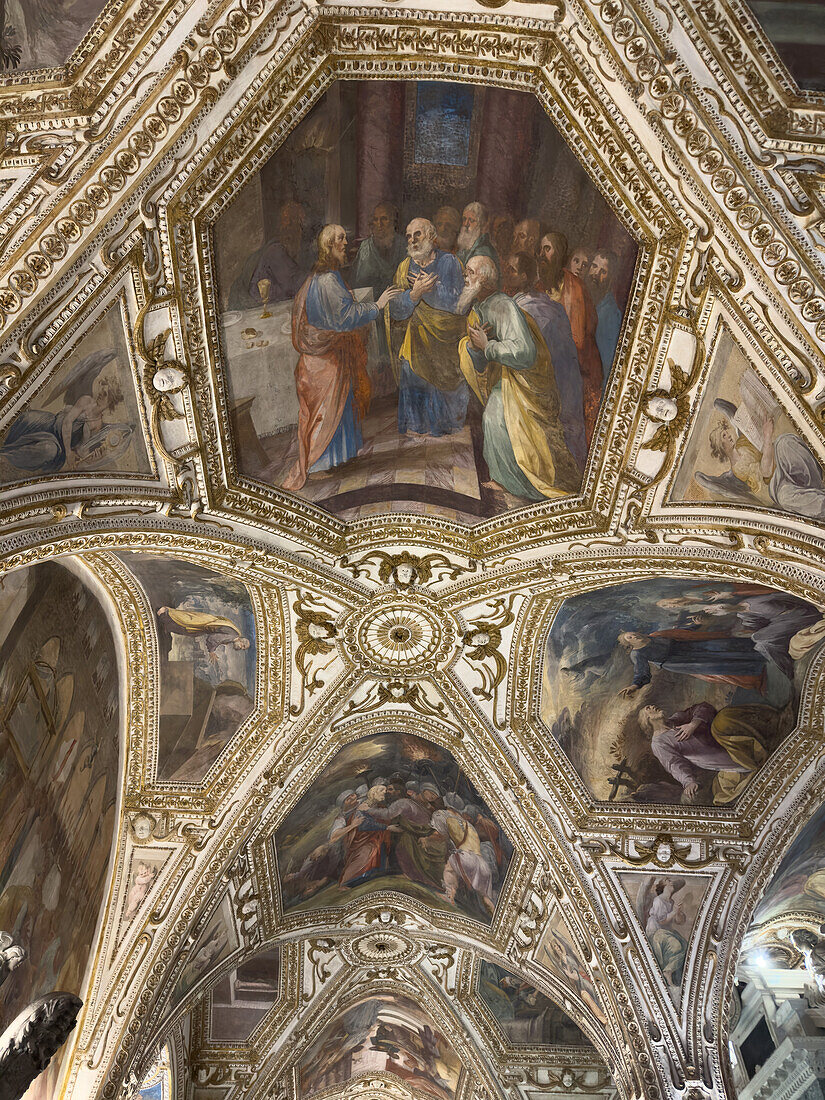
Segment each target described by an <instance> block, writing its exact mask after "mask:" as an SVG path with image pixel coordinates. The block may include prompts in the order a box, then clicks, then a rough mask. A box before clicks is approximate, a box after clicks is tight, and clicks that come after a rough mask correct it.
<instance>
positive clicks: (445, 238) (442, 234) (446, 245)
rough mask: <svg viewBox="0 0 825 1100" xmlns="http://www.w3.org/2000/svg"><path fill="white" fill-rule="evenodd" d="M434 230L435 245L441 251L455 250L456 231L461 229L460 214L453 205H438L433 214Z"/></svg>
mask: <svg viewBox="0 0 825 1100" xmlns="http://www.w3.org/2000/svg"><path fill="white" fill-rule="evenodd" d="M433 225H434V226H435V231H436V241H435V243H436V245H437V247H438V248H440V249H441V251H442V252H455V250H456V244H457V242H458V232H459V230H460V229H461V215H460V214H459V212H458V211H457V210H456V208H455V207H454V206H439V208H438V210H436V212H435V214H433Z"/></svg>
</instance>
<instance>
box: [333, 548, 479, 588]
mask: <svg viewBox="0 0 825 1100" xmlns="http://www.w3.org/2000/svg"><path fill="white" fill-rule="evenodd" d="M368 562H369V563H370V564H371V565H373V566H375V565H377V566H378V579H379V581H380V582H381V583H382V584H394V585H395V587H396V588H414V587H415V586H416V585H417V584H429V582H430V581H431V580H433V579H435V580H438V581H441V580H444V579H448V580H452V581H454V580H455V579H456V578H457V577H460V576H461V574H462V573H473V572H475V570H476V568H477V563H476V562H475V560H471V562H470V565H468V566H463V565H458V564H456V563H455V562H452V561H450V559H449V558H448V557H446V556H445V555H444V554H426V555H425V556H424V557H418V556H417V555H416V554H410V553H409V551H407V550H404V551H403V552H402V553H400V554H387V553H385V552H384V551H383V550H372V551H370V553H369V554H365V555H364V556H363V557H362V558H359V559H358V561H350V560H349V558H348V557H346V556H344V557H343V558H341V566H342V567H343V568H344V569H348V570H349V571H350V573H352V575H353V577H355V579H356V580H357V579H358V578H359V577H362V576H368V575H369V570H368V569H366V568H364V567H365V566H366V564H367V563H368Z"/></svg>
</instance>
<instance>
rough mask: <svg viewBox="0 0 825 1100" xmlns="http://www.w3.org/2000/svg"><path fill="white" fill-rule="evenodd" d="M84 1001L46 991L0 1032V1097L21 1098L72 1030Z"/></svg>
mask: <svg viewBox="0 0 825 1100" xmlns="http://www.w3.org/2000/svg"><path fill="white" fill-rule="evenodd" d="M82 1005H83V1002H82V1001H81V1000H80V998H79V997H76V996H75V995H74V993H58V992H55V993H47V994H46V996H45V997H39V998H38V999H37V1000H36V1001H32V1003H31V1004H30V1005H29V1006H28V1008H25V1009H23V1011H22V1012H21V1013H20V1015H19V1016H18V1017H17V1019H16V1020H14V1022H13V1023H11V1024H10V1025H9V1027H7V1028H6V1030H5V1031H4V1032H3V1034H2V1035H0V1100H20V1097H21V1096H23V1094H24V1093H25V1092H26V1090H27V1089H28V1087H29V1085H30V1084H31V1083H32V1081H33V1080H34V1079H35V1077H37V1076H39V1074H41V1073H42V1072H43V1070H44V1069H45V1068H46V1066H48V1064H49V1062H50V1061H51V1060H52V1058H53V1057H54V1055H55V1054H56V1053H57V1051H58V1050H59V1049H60V1047H62V1046H63V1044H64V1043H65V1042H66V1040H67V1039H68V1037H69V1035H70V1034H71V1032H72V1030H73V1028H74V1026H75V1024H76V1022H77V1014H78V1012H80V1009H81V1007H82Z"/></svg>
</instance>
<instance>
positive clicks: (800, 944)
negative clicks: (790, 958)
mask: <svg viewBox="0 0 825 1100" xmlns="http://www.w3.org/2000/svg"><path fill="white" fill-rule="evenodd" d="M819 931H820V935H818V936H817V935H816V933H815V932H811V931H810V930H809V929H807V928H795V929H794V930H793V932H791V943H792V944H793V945H794V947H795V948H796V949H797V950H798V951H801V952H802V957H803V958H804V960H805V969H806V970H807V971H808V973H809V974H810V976H811V978H812V979H813V983H814V985H815V986H816V988H817V989H818V991H819V993H820V995H821V996H823V997H825V939H823V938H822V935H821V933H823V932H825V924H821V925H820V926H819Z"/></svg>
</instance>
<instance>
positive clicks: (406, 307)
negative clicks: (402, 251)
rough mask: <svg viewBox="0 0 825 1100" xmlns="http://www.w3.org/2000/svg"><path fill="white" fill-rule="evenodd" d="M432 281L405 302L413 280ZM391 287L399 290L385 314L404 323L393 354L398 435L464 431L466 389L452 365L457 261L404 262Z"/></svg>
mask: <svg viewBox="0 0 825 1100" xmlns="http://www.w3.org/2000/svg"><path fill="white" fill-rule="evenodd" d="M420 272H424V273H426V274H433V275H435V276H436V282H435V284H434V286H433V287H432V288H431V289H429V290H427V291H426V292H425V293H424V295H423V297H422V298H421V300H420V301H418V302H416V301H415V300H414V298H412V297H411V290H412V286H413V283H414V281H415V278H416V276H417V275H418V274H419V273H420ZM395 285H396V286H400V287H403V288H404V292H403V293H402V294H400V295H399V296H398V297H397V298H396V299H395V300H394V301H392V302H390V304H389V315H390V317H391V318H394V319H395V320H397V321H408V324H407V329H406V333H405V336H404V341H403V343H402V345H401V350H400V353H399V363H400V371H399V380H398V389H399V394H398V431H399V432H400V433H401V434H405V433H407V432H415V433H417V434H419V435H433V436H441V435H450V434H452V433H453V432H459V431H461V429H462V428H463V427H464V420H465V418H466V415H467V403H468V401H469V397H470V390H469V388H468V386H467V383H466V382H465V380H464V377H463V375H462V374H461V371H460V370H459V366H458V344H459V341H460V340H461V338H462V337H463V336H464V335H465V332H466V323H465V320H464V317H463V315H462V314H460V313H459V310H458V300H459V298H460V296H461V292H462V291H463V290H464V271H463V268H462V266H461V262H460V261H459V260H458V259H457V258H456V257H455V256H454V255H453V254H452V253H451V252H441V251H439V250H438V249H434V250H433V252H432V253H431V256H430V258H429V260H428V261H427V262H426V263H425V264H424V265H423V266H420V265H419V264H418V263H416V261H415V260H413V259H411V258H410V257H408V258H407V259H406V260H404V261H403V262H402V263H401V264H399V266H398V270H397V271H396V273H395Z"/></svg>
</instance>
